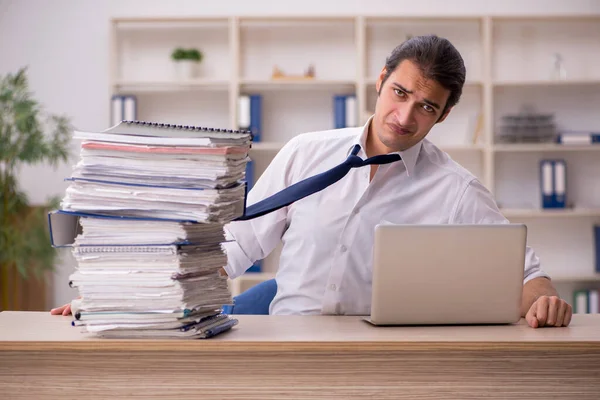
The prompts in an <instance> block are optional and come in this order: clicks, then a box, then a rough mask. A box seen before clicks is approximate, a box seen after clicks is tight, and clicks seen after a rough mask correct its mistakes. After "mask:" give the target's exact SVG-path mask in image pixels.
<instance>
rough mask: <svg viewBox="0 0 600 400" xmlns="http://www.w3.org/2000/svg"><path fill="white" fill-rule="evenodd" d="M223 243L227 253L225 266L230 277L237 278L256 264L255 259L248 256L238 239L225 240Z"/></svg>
mask: <svg viewBox="0 0 600 400" xmlns="http://www.w3.org/2000/svg"><path fill="white" fill-rule="evenodd" d="M222 245H223V248H224V249H225V253H226V254H227V265H225V266H224V267H223V268H224V269H225V272H227V275H228V276H229V279H235V278H237V277H238V276H240V275H242V274H243V273H244V272H246V271H247V270H248V268H250V267H251V266H252V264H254V261H252V260H251V259H249V258H248V256H246V253H244V250H242V248H241V247H240V245H239V244H238V243H237V242H236V241H230V242H224V243H223V244H222Z"/></svg>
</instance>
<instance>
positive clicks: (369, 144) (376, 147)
mask: <svg viewBox="0 0 600 400" xmlns="http://www.w3.org/2000/svg"><path fill="white" fill-rule="evenodd" d="M365 153H366V154H367V158H369V157H373V156H379V155H382V154H388V153H390V149H388V148H387V147H386V146H385V145H384V144H383V143H381V142H380V141H379V140H378V139H377V134H376V132H375V127H374V126H373V120H371V122H370V123H369V128H368V131H367V140H366V143H365Z"/></svg>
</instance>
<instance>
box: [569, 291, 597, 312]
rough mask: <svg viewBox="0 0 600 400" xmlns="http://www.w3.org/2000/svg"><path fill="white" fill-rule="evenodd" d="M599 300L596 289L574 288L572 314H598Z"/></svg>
mask: <svg viewBox="0 0 600 400" xmlns="http://www.w3.org/2000/svg"><path fill="white" fill-rule="evenodd" d="M599 308H600V300H599V296H598V290H597V289H589V290H588V289H584V290H576V291H574V292H573V313H574V314H598V312H599Z"/></svg>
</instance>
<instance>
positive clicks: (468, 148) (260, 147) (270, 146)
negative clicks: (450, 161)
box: [251, 142, 484, 153]
mask: <svg viewBox="0 0 600 400" xmlns="http://www.w3.org/2000/svg"><path fill="white" fill-rule="evenodd" d="M284 145H285V143H282V142H256V143H252V149H251V150H255V151H279V150H281V148H282V147H283V146H284ZM438 147H439V148H440V149H441V150H442V151H445V152H448V153H457V152H479V151H482V150H483V149H484V147H483V146H482V145H471V144H466V145H447V146H438Z"/></svg>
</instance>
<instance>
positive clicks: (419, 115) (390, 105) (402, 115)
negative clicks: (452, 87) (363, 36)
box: [370, 60, 450, 153]
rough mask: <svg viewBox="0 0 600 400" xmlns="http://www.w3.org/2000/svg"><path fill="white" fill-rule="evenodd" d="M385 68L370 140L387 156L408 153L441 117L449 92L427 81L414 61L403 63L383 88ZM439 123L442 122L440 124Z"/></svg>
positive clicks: (380, 80) (379, 83) (382, 73)
mask: <svg viewBox="0 0 600 400" xmlns="http://www.w3.org/2000/svg"><path fill="white" fill-rule="evenodd" d="M385 72H386V70H385V68H384V69H383V70H382V71H381V73H380V75H379V79H378V80H377V86H376V88H377V91H378V92H379V97H378V98H377V104H376V106H375V116H374V118H373V124H372V125H371V132H370V134H371V140H373V141H374V144H375V145H376V148H378V149H380V150H383V149H384V147H385V148H387V152H388V153H391V152H394V151H403V150H406V149H408V148H410V147H412V146H414V145H415V144H417V143H418V142H419V141H421V140H422V139H423V138H424V137H425V136H427V134H428V133H429V131H430V130H431V128H432V127H433V125H435V123H436V122H442V121H443V120H444V119H445V118H446V116H447V115H448V113H449V112H450V110H447V111H446V113H445V114H444V115H442V110H443V109H444V106H445V105H446V102H447V101H448V97H449V96H450V91H449V90H448V89H445V88H443V87H442V86H441V85H440V84H439V83H437V82H436V81H432V80H428V79H425V78H424V77H423V75H422V73H421V71H420V70H419V68H418V67H417V66H416V64H414V63H413V62H412V61H409V60H404V61H402V62H401V63H400V64H399V65H398V67H397V68H396V70H395V71H394V72H392V73H391V75H390V76H389V77H388V79H387V80H386V81H385V83H384V84H383V86H382V81H383V78H384V77H385ZM438 120H439V121H438Z"/></svg>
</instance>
